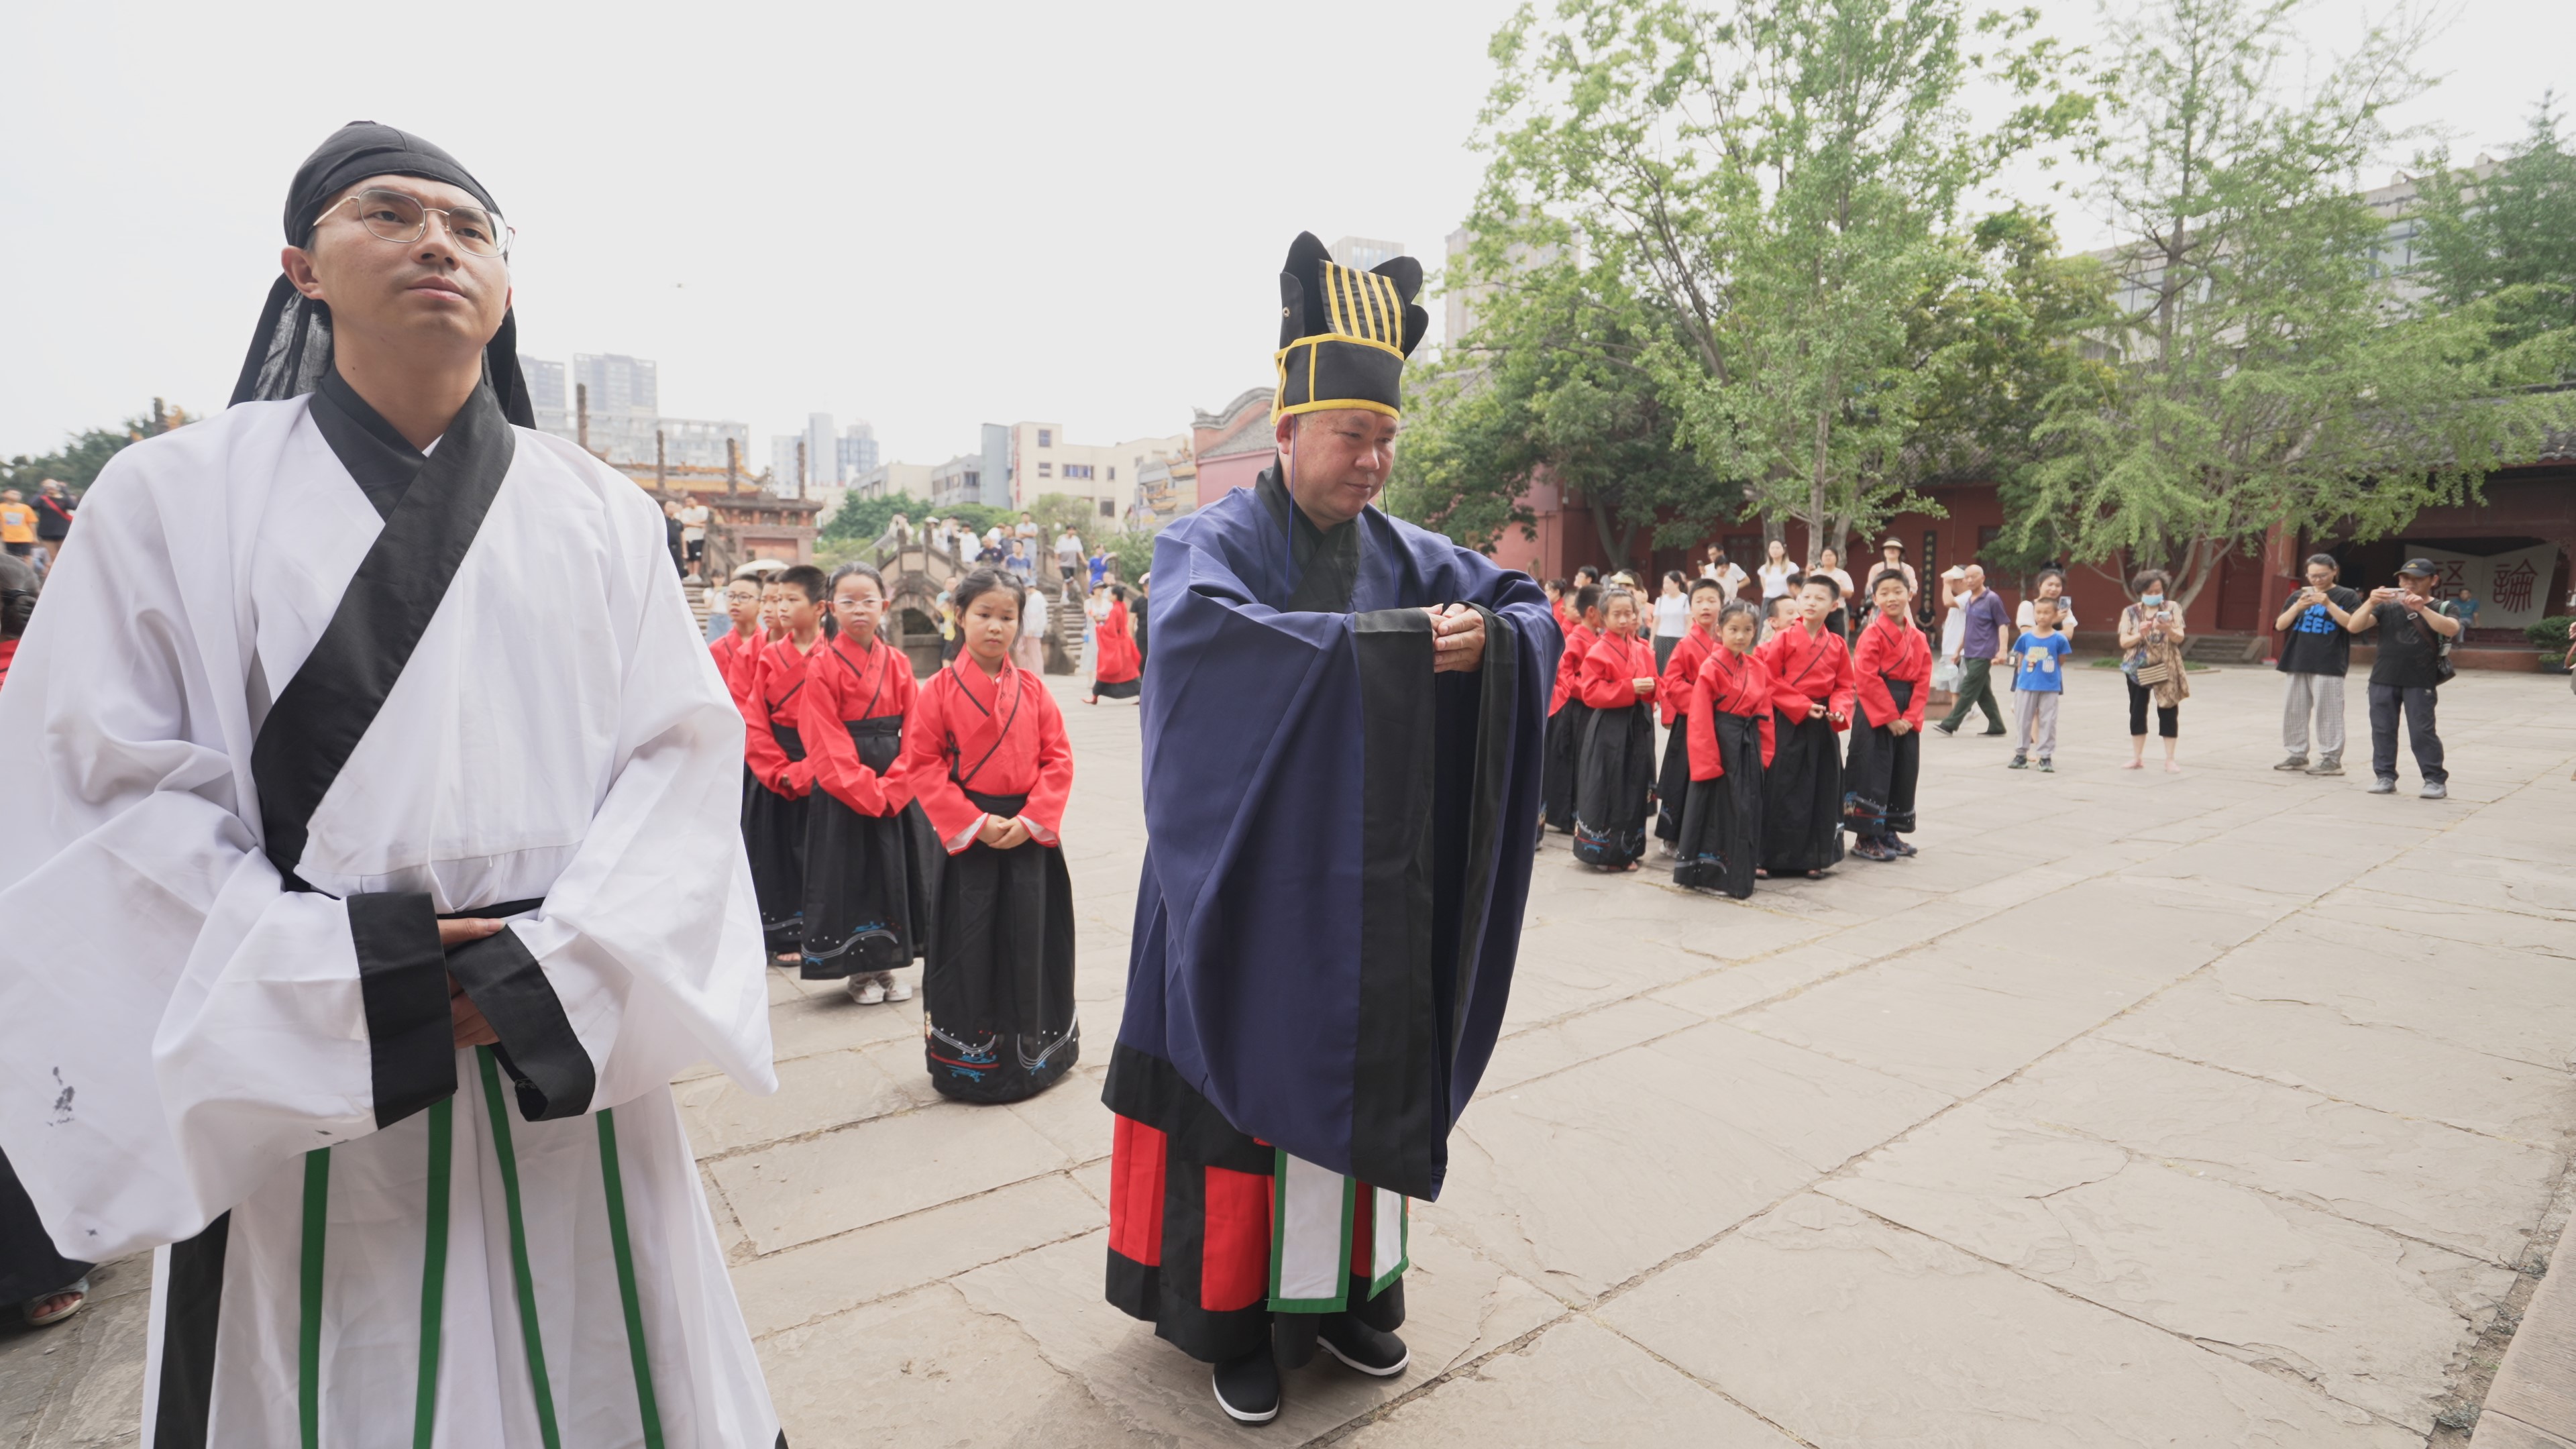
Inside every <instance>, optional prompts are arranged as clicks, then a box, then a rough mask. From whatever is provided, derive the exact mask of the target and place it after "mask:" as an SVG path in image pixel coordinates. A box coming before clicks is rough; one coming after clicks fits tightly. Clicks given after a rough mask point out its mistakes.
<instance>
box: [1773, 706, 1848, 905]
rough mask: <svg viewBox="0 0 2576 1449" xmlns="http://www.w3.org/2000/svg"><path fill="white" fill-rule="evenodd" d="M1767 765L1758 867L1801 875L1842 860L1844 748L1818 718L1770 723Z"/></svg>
mask: <svg viewBox="0 0 2576 1449" xmlns="http://www.w3.org/2000/svg"><path fill="white" fill-rule="evenodd" d="M1771 729H1772V740H1773V748H1772V752H1771V768H1770V770H1769V771H1767V772H1766V773H1765V774H1764V775H1763V778H1762V868H1763V869H1765V870H1768V871H1769V872H1771V873H1772V874H1773V875H1804V874H1805V873H1806V872H1808V871H1811V870H1823V869H1825V868H1827V867H1828V866H1831V865H1833V864H1834V863H1835V862H1836V861H1839V860H1841V859H1842V858H1843V834H1842V813H1843V752H1842V742H1841V741H1840V740H1837V739H1835V738H1834V727H1833V726H1832V725H1830V724H1828V723H1826V722H1825V721H1823V720H1821V719H1806V720H1796V721H1792V720H1791V719H1790V718H1789V716H1787V715H1786V714H1781V715H1777V716H1775V717H1774V718H1773V720H1772V721H1771Z"/></svg>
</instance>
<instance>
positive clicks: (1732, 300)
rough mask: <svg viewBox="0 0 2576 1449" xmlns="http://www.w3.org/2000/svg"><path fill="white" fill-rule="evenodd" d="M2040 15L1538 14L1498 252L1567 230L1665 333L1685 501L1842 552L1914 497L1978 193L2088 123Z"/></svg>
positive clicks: (1832, 9)
mask: <svg viewBox="0 0 2576 1449" xmlns="http://www.w3.org/2000/svg"><path fill="white" fill-rule="evenodd" d="M2031 24H2032V17H2030V16H2029V15H2027V14H2022V15H2016V16H2009V17H1989V18H1988V19H1986V20H1984V21H1980V22H1977V23H1976V24H1974V25H1971V24H1970V23H1969V22H1967V21H1966V20H1965V18H1964V12H1963V8H1962V6H1961V5H1960V4H1959V3H1957V0H1778V3H1773V0H1726V3H1723V4H1721V5H1720V6H1719V7H1717V8H1715V9H1711V10H1701V9H1695V8H1692V7H1691V6H1690V5H1688V4H1686V3H1683V0H1560V3H1559V4H1557V5H1556V7H1555V8H1554V11H1553V18H1552V21H1550V22H1548V23H1542V22H1541V21H1540V19H1539V18H1538V15H1537V13H1536V11H1535V10H1534V9H1532V8H1529V7H1524V8H1523V9H1522V11H1521V12H1520V13H1519V15H1518V16H1516V17H1515V18H1514V20H1513V21H1512V22H1511V23H1509V24H1508V25H1506V26H1505V27H1504V28H1503V30H1502V31H1501V32H1500V33H1499V34H1498V35H1497V36H1496V37H1495V40H1494V44H1493V54H1494V57H1495V59H1496V62H1497V64H1498V66H1499V68H1500V72H1501V74H1500V77H1499V78H1498V80H1497V81H1496V83H1495V86H1494V88H1493V91H1492V94H1491V97H1490V99H1489V101H1488V104H1487V108H1486V112H1485V117H1484V119H1485V125H1486V132H1485V134H1484V136H1483V137H1482V144H1483V145H1484V146H1485V147H1486V149H1487V150H1488V151H1489V153H1490V155H1491V160H1490V161H1489V163H1488V167H1487V172H1486V182H1485V188H1484V191H1483V193H1482V195H1481V196H1480V199H1479V205H1478V211H1477V216H1476V219H1475V220H1474V221H1473V222H1472V223H1471V225H1472V226H1473V228H1474V229H1475V230H1476V231H1477V233H1478V234H1479V237H1480V240H1481V241H1482V242H1484V244H1485V245H1486V247H1487V248H1488V250H1487V252H1486V253H1485V255H1484V257H1482V258H1480V260H1486V261H1488V262H1489V263H1490V261H1491V260H1492V259H1494V258H1495V257H1497V256H1498V255H1499V254H1500V253H1502V252H1506V251H1508V249H1509V248H1511V247H1512V246H1514V245H1515V244H1523V245H1526V243H1525V242H1524V240H1523V239H1524V235H1525V234H1526V233H1527V232H1528V231H1529V229H1531V228H1533V227H1535V228H1538V229H1540V230H1541V231H1544V229H1546V228H1551V227H1554V228H1562V229H1564V230H1565V231H1567V232H1568V233H1569V234H1570V237H1571V240H1572V243H1573V245H1575V246H1576V247H1577V248H1579V249H1580V251H1581V252H1582V253H1583V254H1584V255H1586V256H1590V257H1593V258H1597V259H1598V262H1599V265H1601V266H1604V267H1607V268H1610V269H1611V270H1613V271H1614V272H1615V273H1616V274H1618V275H1619V276H1620V277H1621V278H1622V279H1623V280H1625V281H1626V282H1627V284H1628V285H1629V286H1631V287H1632V288H1633V289H1634V291H1635V293H1636V294H1637V296H1638V297H1639V299H1640V301H1641V304H1642V305H1641V309H1640V312H1641V318H1642V320H1644V321H1645V322H1647V323H1648V324H1650V325H1652V326H1653V327H1654V329H1655V333H1656V335H1655V336H1654V337H1653V339H1652V341H1651V343H1650V344H1649V345H1648V346H1647V347H1646V348H1645V349H1644V350H1643V351H1642V353H1641V354H1640V364H1641V365H1642V366H1643V367H1644V368H1645V370H1646V371H1647V373H1648V374H1649V375H1650V376H1651V377H1652V378H1653V380H1654V382H1655V384H1656V392H1657V395H1658V397H1659V398H1660V401H1661V403H1662V404H1663V406H1664V407H1665V408H1667V409H1669V410H1670V411H1671V412H1672V414H1673V415H1674V424H1673V426H1674V428H1675V432H1676V435H1677V436H1678V437H1679V438H1680V439H1681V440H1682V441H1683V442H1684V443H1685V444H1686V445H1687V446H1688V447H1689V448H1690V449H1691V450H1692V451H1693V452H1694V453H1695V454H1696V455H1697V456H1698V458H1699V459H1700V461H1701V463H1702V464H1703V467H1704V474H1703V477H1704V479H1705V480H1706V481H1705V483H1704V484H1703V487H1702V493H1703V499H1702V502H1701V506H1700V507H1699V508H1698V509H1685V510H1684V511H1685V512H1704V513H1733V512H1755V513H1759V514H1761V515H1762V516H1763V517H1764V518H1765V519H1766V520H1771V521H1776V520H1779V519H1781V518H1794V519H1797V520H1800V521H1802V522H1804V523H1805V524H1806V525H1807V526H1808V528H1809V537H1810V538H1811V539H1813V540H1815V541H1816V542H1826V541H1832V540H1838V539H1841V538H1843V537H1844V536H1845V535H1846V534H1847V533H1848V532H1849V531H1850V530H1851V529H1853V528H1855V527H1868V526H1871V525H1873V524H1875V523H1876V522H1877V521H1878V520H1879V519H1880V518H1882V517H1884V516H1885V515H1886V514H1887V513H1888V512H1890V511H1892V510H1894V509H1895V508H1896V507H1898V506H1900V504H1902V503H1904V502H1905V501H1906V493H1905V489H1906V485H1907V483H1908V482H1909V480H1910V476H1911V475H1910V472H1909V459H1910V458H1911V457H1913V456H1914V454H1912V453H1910V452H1909V449H1908V444H1909V443H1910V442H1912V441H1914V440H1915V439H1916V438H1917V437H1918V435H1919V433H1920V426H1919V418H1918V414H1919V413H1920V412H1921V411H1922V410H1923V409H1924V408H1925V407H1927V406H1928V405H1929V403H1930V398H1931V393H1932V391H1933V389H1934V385H1935V379H1934V378H1933V377H1932V376H1931V375H1930V374H1928V373H1927V371H1926V369H1925V367H1924V366H1923V360H1922V358H1921V356H1920V354H1919V352H1918V350H1917V347H1918V344H1919V343H1920V342H1921V340H1922V339H1921V337H1920V336H1918V335H1917V334H1916V331H1915V328H1914V327H1913V325H1912V324H1913V322H1914V320H1915V317H1916V314H1917V313H1918V312H1919V311H1920V309H1921V307H1922V306H1923V304H1924V301H1925V299H1926V298H1928V297H1936V296H1939V295H1941V294H1943V293H1944V292H1946V291H1947V290H1948V289H1950V288H1951V287H1953V286H1957V285H1961V284H1962V283H1963V282H1964V280H1965V278H1964V277H1963V276H1962V274H1961V273H1960V272H1959V270H1958V268H1959V266H1960V263H1961V261H1962V259H1963V256H1962V251H1961V249H1960V248H1959V247H1958V246H1956V245H1955V244H1953V240H1952V238H1951V237H1950V235H1949V233H1950V231H1951V229H1952V226H1953V220H1954V213H1955V211H1956V210H1957V207H1958V203H1959V198H1960V197H1961V196H1962V194H1963V193H1964V192H1965V191H1966V189H1967V188H1968V187H1970V186H1971V185H1973V184H1975V183H1976V182H1978V181H1980V180H1982V179H1984V178H1987V177H1989V176H1991V175H1992V174H1993V173H1994V170H1995V168H1996V167H1997V165H1999V164H2000V162H2001V161H2002V160H2003V159H2004V158H2006V157H2009V156H2011V155H2014V154H2017V153H2019V152H2020V151H2022V150H2024V149H2026V148H2027V147H2028V146H2030V145H2031V144H2033V143H2034V142H2035V141H2037V140H2040V139H2042V138H2045V137H2049V136H2053V135H2060V134H2064V133H2065V132H2066V131H2067V130H2068V129H2069V128H2071V127H2072V126H2074V125H2075V124H2076V123H2077V122H2078V121H2080V120H2081V118H2082V117H2083V115H2084V114H2085V109H2086V104H2087V102H2086V101H2085V99H2084V98H2083V97H2082V96H2080V95H2073V94H2063V93H2059V94H2045V93H2046V92H2048V91H2049V88H2050V87H2051V86H2052V85H2054V84H2055V78H2056V76H2057V73H2058V71H2059V70H2060V69H2061V58H2060V57H2059V56H2058V55H2057V53H2056V52H2055V51H2054V50H2053V49H2051V48H2050V47H2048V46H2047V45H2045V44H2044V43H2034V44H2029V45H2024V44H2023V43H2022V42H2023V37H2024V36H2025V35H2026V33H2027V31H2028V29H2029V28H2030V26H2031ZM1980 35H1982V36H1983V37H1984V38H1985V43H1987V44H1988V45H1990V46H1992V47H1994V49H1993V51H1992V53H1991V54H1989V55H1986V56H1983V57H1979V56H1975V55H1971V54H1970V53H1969V51H1968V49H1967V46H1968V45H1969V44H1971V43H1972V42H1973V40H1974V38H1975V37H1977V36H1980ZM1980 68H1983V69H1986V70H1989V71H1991V72H1992V73H1994V74H1995V75H1997V76H1998V77H1999V78H2001V79H2002V80H2003V81H2005V82H2006V83H2007V84H2008V85H2009V86H2011V87H2013V88H2014V89H2015V90H2016V91H2017V92H2018V94H2019V95H2020V97H2021V100H2020V102H2019V103H2018V108H2017V109H2016V110H2015V111H2014V112H2013V113H2012V115H2010V116H2009V117H2007V118H2005V119H2004V120H2003V121H2002V122H2001V123H2000V124H1997V125H1994V126H1989V127H1986V128H1984V129H1976V128H1973V127H1972V126H1971V125H1970V123H1969V121H1968V119H1967V117H1966V115H1965V113H1964V111H1963V109H1962V107H1961V105H1960V103H1959V97H1960V94H1961V90H1962V87H1963V86H1964V84H1965V82H1966V80H1967V78H1968V76H1969V75H1970V73H1971V72H1972V71H1974V70H1976V69H1980Z"/></svg>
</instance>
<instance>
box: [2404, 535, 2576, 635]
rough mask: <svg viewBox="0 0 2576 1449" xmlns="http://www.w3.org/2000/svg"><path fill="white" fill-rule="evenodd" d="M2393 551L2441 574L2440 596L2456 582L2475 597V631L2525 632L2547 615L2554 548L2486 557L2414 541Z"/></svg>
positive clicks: (2454, 589) (2451, 591) (2554, 565)
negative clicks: (2420, 560)
mask: <svg viewBox="0 0 2576 1449" xmlns="http://www.w3.org/2000/svg"><path fill="white" fill-rule="evenodd" d="M2399 550H2400V552H2402V553H2403V554H2404V555H2405V556H2406V557H2407V558H2428V559H2431V560H2432V561H2433V563H2434V566H2435V567H2437V568H2439V569H2441V570H2442V577H2441V581H2440V582H2439V583H2438V584H2437V585H2436V586H2435V589H2436V592H2437V593H2438V594H2439V595H2440V596H2441V597H2443V598H2446V599H2447V598H2451V597H2453V596H2454V595H2455V594H2456V593H2457V592H2458V590H2459V588H2460V586H2461V585H2462V584H2466V585H2468V587H2469V592H2471V593H2472V594H2475V595H2476V596H2477V600H2478V627H2479V628H2481V629H2522V628H2527V627H2529V626H2531V625H2533V624H2537V623H2539V622H2540V620H2541V618H2542V616H2543V615H2546V614H2547V613H2548V612H2549V604H2550V598H2549V577H2550V575H2551V574H2552V573H2553V572H2554V571H2556V569H2557V567H2558V549H2557V547H2556V546H2555V545H2552V544H2541V545H2540V546H2538V547H2536V548H2518V549H2515V550H2514V551H2513V552H2511V553H2490V554H2474V553H2456V552H2453V551H2452V550H2450V549H2444V548H2426V547H2424V546H2423V545H2422V544H2416V543H2408V544H2400V545H2399Z"/></svg>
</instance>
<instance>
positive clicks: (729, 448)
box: [725, 438, 742, 498]
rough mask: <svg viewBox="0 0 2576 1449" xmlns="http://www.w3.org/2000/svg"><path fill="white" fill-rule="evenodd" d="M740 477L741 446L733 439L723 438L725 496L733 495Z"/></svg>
mask: <svg viewBox="0 0 2576 1449" xmlns="http://www.w3.org/2000/svg"><path fill="white" fill-rule="evenodd" d="M741 478H742V447H741V445H740V444H738V443H736V442H735V441H734V440H733V439H731V438H727V439H725V496H726V497H727V498H730V497H732V496H733V495H734V492H735V489H736V488H737V487H738V486H739V484H740V481H741Z"/></svg>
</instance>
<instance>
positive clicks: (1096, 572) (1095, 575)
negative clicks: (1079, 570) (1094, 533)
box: [1091, 543, 1109, 589]
mask: <svg viewBox="0 0 2576 1449" xmlns="http://www.w3.org/2000/svg"><path fill="white" fill-rule="evenodd" d="M1107 577H1109V554H1108V551H1107V550H1106V549H1104V548H1103V547H1102V546H1101V545H1099V544H1096V543H1095V544H1093V545H1092V546H1091V586H1092V587H1093V588H1095V589H1096V588H1099V587H1100V581H1101V580H1102V579H1105V578H1107Z"/></svg>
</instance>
